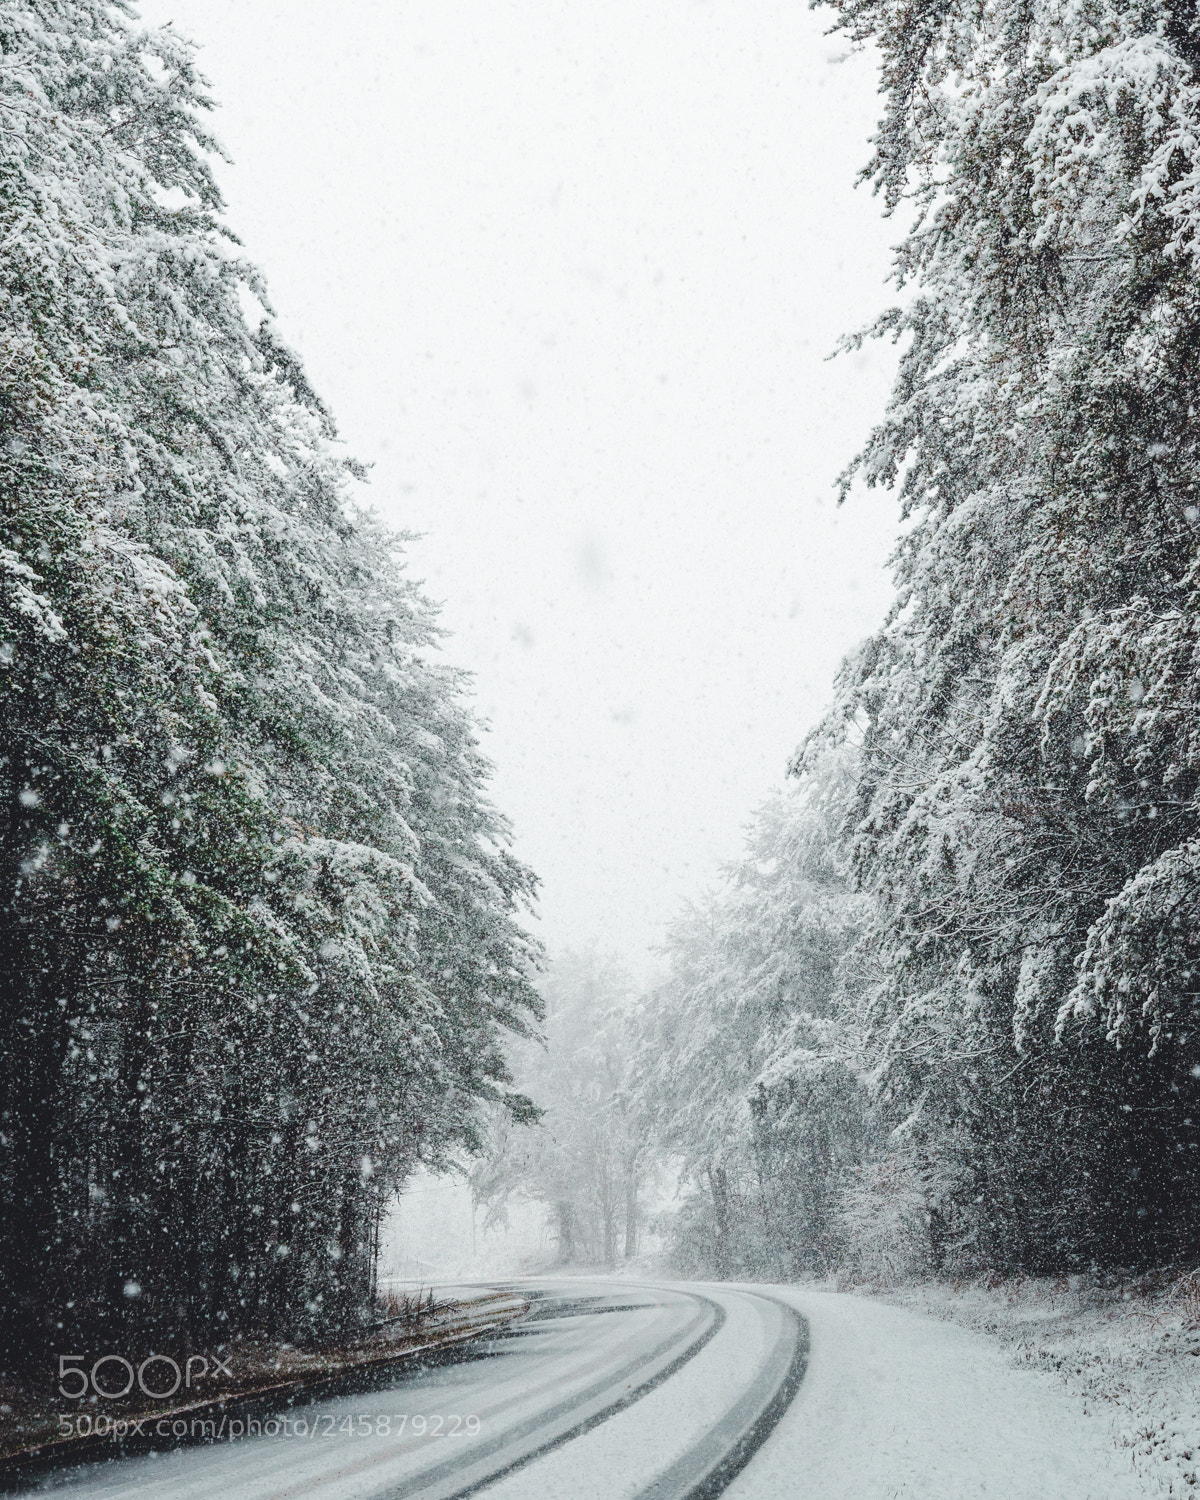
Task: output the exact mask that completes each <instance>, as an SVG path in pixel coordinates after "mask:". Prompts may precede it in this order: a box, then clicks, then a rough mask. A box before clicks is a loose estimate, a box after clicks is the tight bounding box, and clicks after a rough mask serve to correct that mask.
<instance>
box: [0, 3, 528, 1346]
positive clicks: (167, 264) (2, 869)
mask: <svg viewBox="0 0 1200 1500" xmlns="http://www.w3.org/2000/svg"><path fill="white" fill-rule="evenodd" d="M0 55H2V58H3V67H2V68H0V232H2V234H3V258H2V261H0V289H2V293H3V299H4V319H3V327H2V329H0V527H2V535H0V797H2V798H3V809H4V814H3V825H2V830H0V1363H2V1364H4V1365H6V1366H8V1367H10V1368H11V1367H14V1366H17V1365H20V1364H22V1363H29V1362H31V1361H32V1362H34V1363H35V1364H37V1366H38V1367H39V1368H45V1366H44V1362H43V1361H44V1354H45V1352H46V1351H47V1349H50V1348H67V1347H69V1348H70V1349H71V1350H72V1351H73V1352H74V1351H78V1350H79V1349H80V1348H85V1347H98V1344H97V1342H96V1341H97V1340H101V1339H103V1340H104V1341H106V1342H105V1347H106V1348H113V1349H118V1350H119V1351H120V1352H122V1353H124V1354H128V1355H130V1356H132V1354H133V1353H134V1352H135V1351H136V1347H137V1346H138V1342H139V1341H141V1344H142V1346H144V1347H147V1348H148V1347H154V1348H157V1349H161V1348H163V1347H164V1346H165V1344H166V1341H167V1337H168V1334H169V1335H171V1336H172V1337H173V1338H174V1339H176V1340H179V1339H184V1340H186V1339H192V1340H197V1341H198V1340H202V1339H208V1338H212V1337H213V1336H215V1335H216V1334H220V1333H229V1332H231V1331H233V1330H239V1329H259V1330H267V1331H273V1332H276V1333H279V1334H283V1335H284V1336H288V1337H297V1336H306V1337H312V1336H332V1335H334V1334H336V1333H337V1332H338V1331H340V1330H344V1329H345V1328H346V1327H347V1326H355V1319H356V1317H357V1314H358V1309H359V1308H360V1307H361V1306H362V1304H363V1302H364V1301H365V1300H366V1298H367V1297H368V1296H369V1293H370V1283H371V1276H372V1273H373V1254H374V1236H375V1232H376V1226H377V1221H378V1215H379V1213H380V1210H381V1206H382V1205H383V1203H384V1202H385V1200H386V1199H387V1198H388V1196H389V1194H390V1193H391V1192H392V1191H393V1190H394V1188H395V1186H396V1184H397V1183H399V1182H401V1181H402V1180H403V1178H404V1177H405V1175H406V1174H407V1173H408V1172H409V1171H410V1170H411V1169H412V1168H413V1166H414V1165H415V1164H416V1163H418V1162H426V1163H433V1164H437V1163H438V1162H440V1161H444V1160H445V1158H446V1157H447V1155H448V1153H450V1152H452V1151H454V1150H455V1149H457V1148H458V1147H460V1146H462V1145H464V1144H465V1145H471V1144H473V1142H474V1141H475V1137H476V1132H477V1128H478V1127H477V1124H476V1118H477V1110H478V1107H479V1106H480V1104H481V1103H484V1102H490V1103H491V1104H492V1105H493V1106H495V1107H498V1108H501V1109H506V1110H507V1111H509V1112H510V1113H511V1114H512V1115H513V1116H515V1117H520V1116H522V1115H523V1114H524V1113H526V1112H527V1110H528V1106H527V1103H526V1102H525V1101H524V1100H523V1099H522V1098H521V1097H520V1096H518V1095H515V1094H513V1093H512V1091H511V1089H510V1088H509V1081H510V1080H509V1075H508V1072H507V1067H506V1064H505V1062H504V1058H503V1054H502V1049H501V1045H500V1043H501V1038H502V1036H503V1035H504V1034H505V1033H506V1032H516V1033H519V1034H521V1033H524V1032H525V1031H526V1030H527V1027H528V1024H529V1022H530V1021H531V1019H532V1018H533V1017H535V1016H536V1015H537V1013H538V1010H539V1004H540V1002H539V1001H538V998H537V995H536V993H535V992H534V990H533V989H532V987H531V984H530V980H529V973H530V968H531V962H532V961H533V960H534V959H535V957H536V955H535V953H534V951H533V948H532V946H531V943H530V941H529V939H527V937H526V936H525V935H524V933H523V932H522V930H521V927H520V926H519V923H518V912H519V909H520V908H521V907H522V905H523V904H524V903H525V902H526V901H527V900H528V899H529V897H530V896H531V894H532V891H533V887H534V882H533V878H532V876H531V875H530V873H529V871H528V870H526V869H525V868H524V867H522V866H521V865H520V864H519V863H517V862H516V861H514V859H513V858H512V857H511V856H510V854H509V853H508V852H507V838H508V834H507V828H506V825H505V823H504V821H503V819H502V818H501V817H500V816H499V815H498V814H497V813H496V812H495V811H494V810H493V809H492V807H491V806H490V804H489V802H488V801H487V798H486V794H485V790H484V787H485V782H486V779H487V775H488V767H487V764H486V762H485V761H484V759H483V758H482V756H481V754H480V751H479V748H478V744H477V739H476V730H475V725H474V722H473V720H472V717H471V713H470V711H469V710H468V708H467V707H466V706H465V704H464V697H463V683H462V681H461V679H460V677H459V676H458V675H457V674H456V673H455V672H454V671H452V670H449V669H448V668H447V667H445V666H444V665H442V664H440V663H439V661H438V658H437V640H438V629H437V625H436V621H435V612H434V610H433V608H432V606H431V605H430V604H429V603H428V602H427V601H426V600H425V599H424V598H423V597H422V596H421V594H420V593H419V592H418V590H417V589H416V588H415V587H414V586H413V584H412V583H411V582H410V581H409V580H408V579H407V578H406V577H405V574H404V572H403V564H402V553H403V545H404V538H403V537H399V536H396V535H394V534H392V533H390V532H388V531H387V530H386V529H385V528H384V527H382V526H381V525H380V524H379V522H378V521H376V520H375V519H374V518H373V516H372V515H371V514H370V513H369V512H366V511H364V510H362V509H361V508H360V507H359V506H358V505H357V504H356V503H355V500H354V498H353V494H352V492H351V480H352V478H353V477H354V476H355V475H358V476H359V477H362V475H361V471H360V470H357V469H356V468H355V466H354V465H353V464H352V463H351V462H350V461H349V460H347V459H346V458H344V457H342V456H340V453H339V449H338V445H337V443H336V434H335V432H334V428H333V423H332V419H331V417H330V415H329V413H328V412H327V411H326V409H325V407H324V406H323V405H322V403H321V401H320V400H319V398H318V397H317V396H316V395H315V393H314V392H313V391H312V389H311V388H310V387H309V385H308V382H307V381H306V379H305V376H304V373H303V370H302V368H301V366H300V363H299V361H298V360H297V358H296V357H295V355H294V354H293V353H292V352H291V351H290V350H289V349H288V348H287V347H286V346H285V345H284V344H283V343H282V342H281V341H280V340H279V338H278V336H277V335H276V334H275V332H274V331H273V326H272V323H271V320H270V308H269V304H268V302H267V294H266V291H265V288H264V285H263V283H262V281H261V279H260V277H259V275H258V273H257V272H256V271H255V270H254V269H253V267H251V266H250V265H248V264H247V263H246V261H245V260H244V259H243V258H242V256H241V254H240V251H239V248H238V244H237V241H236V240H235V239H234V238H233V236H232V235H231V234H230V233H229V231H228V230H227V229H225V228H224V227H223V225H222V223H221V220H220V218H219V214H220V210H221V202H220V198H219V194H218V191H217V188H216V186H215V183H214V180H213V176H212V172H211V167H210V161H211V160H212V158H213V157H214V156H215V155H217V154H218V149H217V147H216V145H215V143H214V141H213V140H212V138H211V137H210V135H209V134H208V133H207V130H206V128H205V126H204V124H203V118H204V114H205V112H206V111H207V110H208V109H209V108H210V104H209V101H208V99H207V97H206V95H205V92H204V84H203V80H202V79H201V78H200V77H199V76H198V74H197V73H196V71H195V67H194V63H193V57H192V53H191V51H190V49H189V47H188V46H187V45H185V44H184V43H183V42H182V41H181V40H180V39H179V38H178V37H177V36H176V35H175V34H174V33H173V32H172V31H171V30H170V29H166V30H160V31H150V32H146V31H141V30H139V29H138V28H137V27H136V26H135V25H134V24H133V23H132V21H131V20H129V19H128V18H127V15H126V13H125V8H124V7H123V6H122V5H120V4H109V3H101V0H0ZM251 309H257V310H256V311H255V312H254V314H253V316H250V310H251ZM89 1340H90V1341H91V1343H90V1344H89V1343H88V1341H89Z"/></svg>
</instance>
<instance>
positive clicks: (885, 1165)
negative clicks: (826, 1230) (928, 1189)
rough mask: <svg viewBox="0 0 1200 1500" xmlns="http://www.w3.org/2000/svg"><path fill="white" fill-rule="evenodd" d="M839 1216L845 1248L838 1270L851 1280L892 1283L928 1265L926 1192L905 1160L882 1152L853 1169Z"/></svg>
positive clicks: (926, 1270)
mask: <svg viewBox="0 0 1200 1500" xmlns="http://www.w3.org/2000/svg"><path fill="white" fill-rule="evenodd" d="M839 1218H840V1222H841V1227H842V1231H843V1234H844V1237H845V1247H846V1248H845V1253H844V1255H843V1257H842V1261H841V1267H840V1269H841V1270H842V1271H843V1272H845V1271H848V1272H849V1273H850V1274H851V1277H852V1278H853V1279H854V1280H860V1281H869V1282H873V1283H874V1284H876V1285H878V1286H894V1285H896V1284H897V1283H899V1282H904V1281H911V1280H914V1279H916V1278H917V1277H920V1276H923V1275H927V1274H928V1273H929V1271H930V1270H931V1269H932V1256H931V1252H930V1239H929V1204H928V1200H927V1196H926V1193H925V1191H924V1188H923V1185H922V1183H921V1181H920V1177H919V1175H918V1173H917V1172H915V1171H914V1170H913V1168H912V1166H911V1165H910V1164H909V1163H907V1162H905V1161H904V1160H902V1159H900V1158H898V1157H894V1156H893V1157H885V1158H883V1159H882V1160H881V1161H874V1162H868V1163H865V1164H864V1165H862V1166H857V1167H854V1168H852V1169H851V1171H850V1172H849V1173H848V1174H847V1177H846V1181H845V1184H844V1186H843V1188H842V1204H841V1211H840V1214H839Z"/></svg>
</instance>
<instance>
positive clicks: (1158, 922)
mask: <svg viewBox="0 0 1200 1500" xmlns="http://www.w3.org/2000/svg"><path fill="white" fill-rule="evenodd" d="M834 8H835V9H836V11H837V13H838V24H839V25H840V26H841V27H842V28H843V29H844V30H845V31H846V32H847V33H848V34H849V35H850V36H851V37H852V38H853V39H854V40H855V41H857V42H859V43H863V44H866V43H872V44H874V45H875V46H876V47H878V49H879V52H880V56H881V59H882V68H883V88H884V92H885V94H886V99H887V109H886V114H885V117H884V120H883V122H882V124H881V127H880V131H879V134H878V136H877V138H876V142H875V155H874V159H873V161H872V163H871V165H870V166H869V168H868V169H867V172H866V176H867V177H868V178H869V179H870V180H872V181H873V182H874V183H875V185H876V187H877V189H878V190H879V191H881V192H882V194H883V195H884V199H885V202H886V204H887V206H888V208H889V209H900V208H902V207H903V206H906V205H907V206H909V209H910V211H913V210H915V214H916V218H915V222H914V224H913V226H912V228H911V230H910V231H909V233H908V235H907V236H906V237H905V239H904V240H903V242H902V243H901V245H900V248H899V251H898V256H897V262H896V273H897V280H898V282H899V284H900V285H901V286H904V287H907V288H908V299H907V301H906V303H905V305H904V306H903V307H902V308H899V309H896V310H893V311H892V312H890V313H888V314H887V315H886V316H885V317H884V318H882V319H881V320H880V321H879V323H878V324H877V325H876V327H875V329H874V332H875V333H877V334H886V335H890V336H894V337H896V338H898V339H900V340H901V341H902V342H903V344H904V349H903V353H902V357H901V362H900V370H899V375H898V378H897V382H896V386H895V390H894V394H893V398H892V402H891V406H890V409H889V411H888V414H887V417H886V419H885V420H884V421H883V423H882V424H881V425H880V426H879V427H878V428H877V430H876V431H875V432H874V433H873V434H872V435H871V437H870V439H869V441H868V443H867V445H866V447H865V449H864V451H863V453H862V455H861V456H860V457H859V459H858V461H857V463H856V465H855V466H854V469H852V470H851V474H850V475H848V476H847V482H849V479H850V477H851V475H852V474H853V473H854V472H857V473H859V474H861V475H862V476H863V477H865V479H866V481H867V482H868V483H870V484H887V485H895V486H897V488H898V490H899V493H900V496H901V500H902V505H903V509H904V514H905V517H906V518H907V522H908V525H907V529H906V531H905V534H904V537H903V540H902V541H901V543H900V546H899V548H898V551H897V554H896V564H895V566H896V576H897V580H898V584H899V596H898V599H897V603H896V606H895V608H894V610H893V612H892V615H891V618H890V620H889V622H888V623H887V625H886V626H885V628H884V629H883V630H881V631H880V632H879V633H878V634H877V635H876V636H875V637H874V638H873V639H872V640H871V641H870V642H869V643H868V645H867V646H866V647H865V648H864V649H863V650H862V651H861V652H860V653H858V655H857V656H856V657H854V658H853V659H852V660H851V661H850V662H849V663H848V665H847V667H846V668H845V670H844V672H843V674H842V678H841V681H840V686H839V698H838V704H837V707H836V709H835V711H834V713H833V714H832V715H831V718H830V721H829V722H828V723H827V724H826V725H825V726H824V728H823V729H822V731H820V732H819V733H818V735H817V736H815V738H814V740H812V741H810V747H809V748H810V751H811V749H812V748H813V747H814V746H815V745H820V744H822V743H824V742H825V741H826V740H827V739H828V737H830V736H834V737H840V736H845V735H847V734H849V735H850V736H851V737H852V738H855V739H859V738H861V741H862V748H863V757H862V768H863V769H862V775H861V778H860V783H859V796H858V805H857V809H856V813H855V816H854V818H853V835H852V837H853V846H854V859H855V864H856V869H857V873H858V876H859V879H860V880H861V882H862V884H863V887H864V888H865V889H866V890H867V891H869V892H870V893H871V894H872V895H873V896H874V898H875V907H874V910H875V912H876V916H875V919H874V926H873V936H872V939H871V941H870V944H869V951H870V953H871V956H872V959H873V960H874V961H875V962H878V964H879V965H880V967H881V970H882V976H883V977H882V979H881V981H880V983H879V985H878V986H877V989H876V992H875V997H874V1008H873V1012H872V1017H871V1038H872V1042H873V1045H874V1047H875V1049H876V1055H877V1058H878V1062H879V1070H880V1078H881V1083H882V1088H883V1091H884V1097H885V1099H887V1100H889V1101H890V1104H891V1107H892V1108H893V1109H894V1110H895V1112H896V1117H897V1118H901V1117H903V1118H906V1119H907V1120H909V1122H910V1130H911V1133H912V1136H913V1139H914V1141H916V1142H917V1144H918V1145H919V1147H920V1149H921V1150H923V1151H925V1152H926V1153H927V1155H928V1156H929V1158H930V1159H931V1160H932V1159H936V1158H939V1157H940V1156H944V1155H948V1154H949V1153H950V1149H951V1148H950V1145H949V1144H948V1143H950V1142H957V1143H958V1145H956V1146H955V1147H954V1151H955V1152H956V1153H957V1157H956V1159H957V1160H959V1162H960V1166H961V1170H958V1171H956V1173H955V1174H954V1181H953V1185H952V1186H950V1187H948V1188H947V1190H946V1198H945V1201H944V1202H943V1203H942V1204H940V1205H939V1206H938V1212H939V1215H940V1216H941V1217H942V1221H943V1222H944V1224H945V1226H946V1234H947V1237H948V1242H949V1243H950V1244H951V1245H957V1246H958V1252H957V1253H962V1254H968V1255H970V1256H971V1257H974V1258H976V1259H977V1260H978V1259H982V1260H985V1261H990V1262H992V1263H1000V1264H1010V1265H1014V1266H1025V1267H1034V1268H1037V1267H1045V1268H1048V1267H1051V1266H1058V1265H1061V1264H1062V1263H1063V1262H1064V1261H1068V1262H1070V1261H1074V1262H1077V1263H1078V1262H1087V1261H1091V1260H1101V1261H1110V1262H1111V1261H1119V1262H1120V1261H1123V1262H1129V1261H1134V1260H1146V1259H1161V1258H1169V1257H1171V1256H1175V1255H1179V1254H1183V1253H1193V1252H1194V1250H1195V1246H1196V1243H1197V1239H1198V1237H1200V1213H1198V1210H1197V1206H1196V1205H1197V1202H1198V1201H1200V1199H1198V1197H1197V1192H1196V1188H1197V1185H1198V1184H1197V1173H1198V1171H1200V1161H1198V1153H1200V1092H1198V1090H1200V1084H1198V1082H1197V1076H1198V1075H1200V1050H1198V1046H1200V1033H1198V1031H1197V1015H1196V1009H1195V1004H1196V1002H1195V996H1196V993H1197V985H1196V976H1197V974H1198V973H1200V963H1198V961H1197V946H1196V945H1197V932H1198V930H1200V929H1198V926H1197V915H1198V912H1197V905H1196V903H1197V900H1198V899H1200V897H1198V892H1200V879H1198V876H1200V866H1198V863H1197V861H1198V858H1200V856H1198V853H1197V851H1198V849H1200V844H1198V842H1197V840H1198V837H1200V826H1198V816H1197V814H1198V807H1197V800H1196V795H1197V775H1196V772H1197V754H1196V735H1195V728H1194V726H1195V723H1196V718H1195V704H1196V685H1197V656H1196V648H1195V632H1196V620H1197V617H1198V605H1200V599H1198V597H1197V579H1198V563H1200V554H1198V550H1197V538H1198V534H1200V509H1198V507H1200V500H1198V498H1197V496H1198V493H1200V491H1198V486H1200V467H1198V460H1200V450H1198V448H1197V441H1196V420H1195V418H1196V410H1197V404H1198V402H1200V388H1198V386H1197V381H1198V379H1200V376H1198V373H1197V372H1198V369H1200V365H1198V362H1197V359H1196V351H1197V348H1198V347H1200V343H1198V334H1200V292H1198V287H1200V281H1198V278H1197V275H1196V262H1195V255H1196V251H1197V237H1196V228H1197V224H1198V222H1200V220H1198V212H1200V200H1198V197H1197V187H1196V184H1197V182H1198V181H1200V175H1198V170H1197V169H1198V167H1200V160H1198V157H1197V153H1198V150H1200V148H1198V146H1197V142H1198V141H1200V131H1198V130H1197V125H1198V123H1200V78H1197V75H1196V65H1197V62H1198V61H1200V51H1198V48H1197V43H1196V36H1197V31H1196V19H1195V16H1194V14H1193V12H1192V11H1191V9H1190V8H1181V7H1179V6H1172V5H1170V4H1161V5H1160V4H1153V3H1152V4H1147V5H1140V4H1139V5H1132V4H1119V3H1113V4H1108V3H1101V4H1091V3H1077V0H1054V3H1049V4H1042V5H1037V6H1029V5H1025V4H1019V3H1010V0H1001V3H999V4H997V5H993V6H988V7H982V8H981V7H978V6H974V5H968V4H961V3H957V0H951V3H949V4H928V3H924V0H921V3H918V4H917V5H916V6H913V5H911V4H907V3H905V4H900V3H896V0H834ZM803 759H804V756H803V755H802V756H801V757H800V761H801V763H803ZM964 1141H965V1142H966V1143H967V1144H966V1145H965V1147H963V1149H961V1150H960V1149H959V1147H960V1146H962V1145H963V1142H964Z"/></svg>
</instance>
